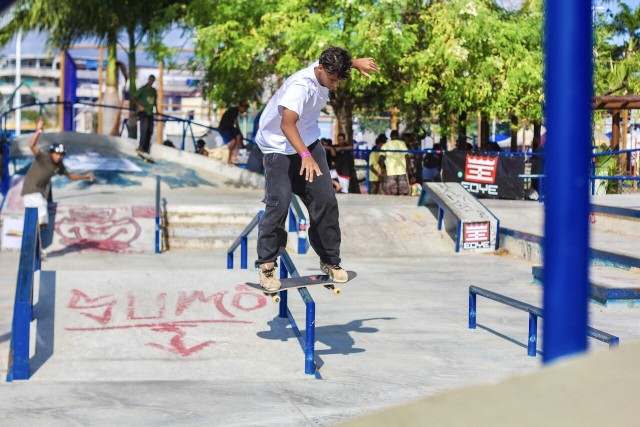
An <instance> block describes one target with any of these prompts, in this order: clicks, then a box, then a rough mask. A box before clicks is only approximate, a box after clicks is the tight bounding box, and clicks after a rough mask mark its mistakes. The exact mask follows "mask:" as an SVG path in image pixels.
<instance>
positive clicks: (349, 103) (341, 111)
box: [329, 88, 354, 144]
mask: <svg viewBox="0 0 640 427" xmlns="http://www.w3.org/2000/svg"><path fill="white" fill-rule="evenodd" d="M329 102H330V104H331V107H332V108H333V113H334V115H335V117H336V123H337V129H338V133H344V134H345V135H346V136H347V144H350V143H353V107H354V100H353V97H351V96H350V95H349V92H348V88H340V89H337V90H335V91H334V92H332V93H331V99H330V101H329Z"/></svg>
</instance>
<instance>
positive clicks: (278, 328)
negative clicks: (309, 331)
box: [257, 317, 395, 356]
mask: <svg viewBox="0 0 640 427" xmlns="http://www.w3.org/2000/svg"><path fill="white" fill-rule="evenodd" d="M394 319H395V317H371V318H368V319H358V320H352V321H351V322H349V323H346V324H344V325H331V326H320V327H317V328H316V331H315V338H316V346H317V343H321V344H324V345H325V346H327V347H329V348H325V349H322V350H316V355H317V356H321V355H324V354H345V355H346V354H353V353H362V352H364V351H366V350H365V349H364V348H356V347H355V343H356V342H355V339H354V338H353V337H352V336H351V333H359V334H373V333H375V332H378V331H379V329H378V328H374V327H371V326H364V322H370V321H374V320H394ZM267 325H269V330H268V331H262V332H258V333H257V335H258V336H259V337H260V338H262V339H266V340H280V341H287V340H289V339H291V338H293V339H295V338H296V336H295V333H294V331H293V329H292V328H291V327H290V324H289V320H288V319H284V318H280V317H276V318H274V319H273V320H271V321H270V322H268V323H267ZM300 326H303V325H299V327H300ZM300 334H301V335H302V339H305V338H306V337H305V331H304V330H300Z"/></svg>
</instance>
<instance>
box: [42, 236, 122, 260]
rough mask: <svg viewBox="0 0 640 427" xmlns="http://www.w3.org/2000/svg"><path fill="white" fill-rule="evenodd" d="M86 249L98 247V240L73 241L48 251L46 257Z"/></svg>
mask: <svg viewBox="0 0 640 427" xmlns="http://www.w3.org/2000/svg"><path fill="white" fill-rule="evenodd" d="M86 249H100V242H96V241H95V240H82V241H80V242H78V243H74V244H73V245H69V246H66V247H65V248H63V249H59V250H57V251H53V252H49V253H48V254H47V258H54V257H59V256H63V255H66V254H69V253H72V252H80V251H84V250H86ZM103 251H104V250H103ZM105 252H116V251H105Z"/></svg>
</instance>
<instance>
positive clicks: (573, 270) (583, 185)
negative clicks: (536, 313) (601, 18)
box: [543, 0, 593, 363]
mask: <svg viewBox="0 0 640 427" xmlns="http://www.w3.org/2000/svg"><path fill="white" fill-rule="evenodd" d="M545 8H546V13H545V16H546V21H545V30H546V31H545V50H546V56H545V57H546V69H545V74H546V75H545V103H546V104H545V113H546V125H547V143H546V147H545V148H546V162H545V169H546V170H545V174H544V175H545V177H546V178H547V186H546V188H545V190H546V191H545V192H546V194H545V229H544V236H545V242H544V244H545V246H544V266H545V268H544V275H545V277H544V284H545V285H544V298H543V301H544V313H545V321H544V325H543V327H544V329H543V340H544V345H543V348H544V355H543V361H544V363H549V362H552V361H554V360H556V359H559V358H562V357H564V356H569V355H571V354H577V353H582V352H584V351H586V349H587V324H588V310H587V308H588V307H587V304H588V283H589V281H588V274H589V273H588V270H589V221H588V218H589V158H590V156H591V126H590V122H591V94H592V75H593V64H592V56H593V52H592V48H593V47H592V38H591V31H592V26H591V2H585V1H584V0H563V1H547V2H545Z"/></svg>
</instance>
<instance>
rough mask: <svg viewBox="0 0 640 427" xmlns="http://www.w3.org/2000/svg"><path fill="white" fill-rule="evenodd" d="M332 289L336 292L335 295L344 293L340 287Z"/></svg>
mask: <svg viewBox="0 0 640 427" xmlns="http://www.w3.org/2000/svg"><path fill="white" fill-rule="evenodd" d="M332 291H333V294H334V295H340V294H341V293H342V291H341V290H340V288H333V289H332Z"/></svg>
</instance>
